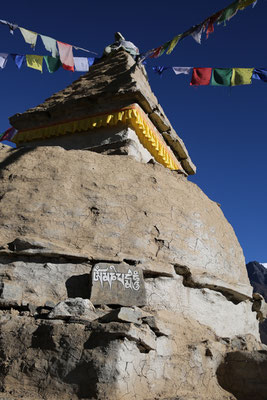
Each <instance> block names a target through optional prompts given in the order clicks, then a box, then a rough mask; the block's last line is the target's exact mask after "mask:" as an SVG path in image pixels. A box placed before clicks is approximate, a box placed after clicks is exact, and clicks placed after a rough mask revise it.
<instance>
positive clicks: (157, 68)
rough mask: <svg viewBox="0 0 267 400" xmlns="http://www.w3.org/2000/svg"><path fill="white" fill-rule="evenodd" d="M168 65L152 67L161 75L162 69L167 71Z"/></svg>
mask: <svg viewBox="0 0 267 400" xmlns="http://www.w3.org/2000/svg"><path fill="white" fill-rule="evenodd" d="M169 68H170V67H161V66H160V65H158V66H155V67H152V69H153V71H154V72H155V73H156V74H159V75H162V74H163V72H164V71H167V69H169Z"/></svg>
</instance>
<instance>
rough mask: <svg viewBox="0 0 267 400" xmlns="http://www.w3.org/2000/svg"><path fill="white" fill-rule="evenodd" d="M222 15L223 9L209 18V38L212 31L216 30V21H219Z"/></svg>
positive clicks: (207, 32) (207, 33)
mask: <svg viewBox="0 0 267 400" xmlns="http://www.w3.org/2000/svg"><path fill="white" fill-rule="evenodd" d="M221 15H222V11H218V12H217V13H216V14H214V15H212V16H211V17H210V18H209V20H208V28H207V31H206V35H207V39H208V37H209V34H210V33H213V32H214V25H213V24H214V22H216V21H217V19H218V18H219V17H220V16H221Z"/></svg>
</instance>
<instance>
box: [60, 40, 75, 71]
mask: <svg viewBox="0 0 267 400" xmlns="http://www.w3.org/2000/svg"><path fill="white" fill-rule="evenodd" d="M57 45H58V49H59V56H60V61H61V62H62V66H63V68H64V69H66V70H67V71H73V72H74V59H73V52H72V46H71V45H70V44H67V43H62V42H59V41H57Z"/></svg>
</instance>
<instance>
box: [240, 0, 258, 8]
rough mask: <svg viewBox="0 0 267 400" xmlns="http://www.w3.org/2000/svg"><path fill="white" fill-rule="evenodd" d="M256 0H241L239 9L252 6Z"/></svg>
mask: <svg viewBox="0 0 267 400" xmlns="http://www.w3.org/2000/svg"><path fill="white" fill-rule="evenodd" d="M255 1H256V0H239V5H238V7H237V8H238V9H239V10H244V8H246V7H248V6H250V4H253V3H255Z"/></svg>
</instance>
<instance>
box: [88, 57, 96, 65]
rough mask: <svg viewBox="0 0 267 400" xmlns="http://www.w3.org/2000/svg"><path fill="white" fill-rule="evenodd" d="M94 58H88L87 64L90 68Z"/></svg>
mask: <svg viewBox="0 0 267 400" xmlns="http://www.w3.org/2000/svg"><path fill="white" fill-rule="evenodd" d="M95 60H96V59H95V57H88V64H89V67H91V66H92V65H93V64H94V63H95Z"/></svg>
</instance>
